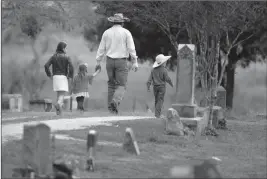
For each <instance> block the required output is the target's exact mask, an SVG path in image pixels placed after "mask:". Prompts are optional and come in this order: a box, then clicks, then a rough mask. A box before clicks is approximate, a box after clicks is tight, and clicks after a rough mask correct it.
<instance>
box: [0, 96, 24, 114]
mask: <svg viewBox="0 0 267 179" xmlns="http://www.w3.org/2000/svg"><path fill="white" fill-rule="evenodd" d="M1 104H2V109H7V110H9V111H11V112H22V110H23V99H22V95H21V94H3V95H2V101H1Z"/></svg>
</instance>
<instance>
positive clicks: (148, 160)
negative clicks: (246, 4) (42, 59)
mask: <svg viewBox="0 0 267 179" xmlns="http://www.w3.org/2000/svg"><path fill="white" fill-rule="evenodd" d="M126 127H131V128H132V129H133V131H134V132H135V135H136V139H137V141H138V144H139V148H140V151H141V155H140V156H134V155H130V154H127V153H125V152H124V151H123V150H122V148H121V147H120V146H111V145H98V147H97V154H96V171H95V172H94V173H88V172H86V171H84V167H85V161H86V157H85V156H86V142H85V141H84V142H82V141H81V142H80V141H78V140H59V139H57V140H56V157H63V158H64V159H65V160H70V161H75V175H77V176H80V177H89V176H90V177H93V178H107V177H108V178H128V177H129V178H133V177H134V178H145V177H148V178H161V177H164V178H166V177H169V170H170V168H171V167H173V166H175V165H179V164H185V163H187V162H192V161H198V160H201V159H204V158H207V157H211V156H217V157H219V158H220V159H221V160H222V162H221V163H220V164H219V166H218V168H219V171H220V172H221V173H222V176H223V177H225V178H230V177H231V178H265V177H266V176H267V174H266V162H267V161H266V132H267V131H266V124H264V123H262V122H248V123H242V122H236V121H229V124H228V127H229V130H227V131H222V130H221V131H219V133H220V135H219V137H218V138H214V137H208V138H207V137H204V136H202V137H201V138H198V139H195V138H188V137H177V136H168V135H165V134H164V131H163V123H162V121H160V120H137V121H123V122H116V123H113V126H96V127H92V128H91V129H96V130H97V131H98V132H99V137H98V141H102V142H103V141H108V142H113V143H122V142H123V138H124V131H125V128H126ZM87 132H88V129H86V130H76V131H59V132H57V133H59V134H67V135H69V136H70V137H73V138H77V139H84V140H85V139H86V134H87ZM100 144H101V143H100ZM11 149H12V150H11ZM2 151H3V153H4V154H5V155H2V176H3V177H10V172H11V171H10V168H12V167H15V166H19V165H21V163H20V162H21V161H20V156H21V155H22V154H21V141H15V142H9V143H8V144H6V145H5V146H4V147H3V148H2Z"/></svg>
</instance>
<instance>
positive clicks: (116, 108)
mask: <svg viewBox="0 0 267 179" xmlns="http://www.w3.org/2000/svg"><path fill="white" fill-rule="evenodd" d="M110 108H111V111H112V112H113V113H114V114H118V105H117V103H116V102H115V101H114V100H112V102H111V103H110Z"/></svg>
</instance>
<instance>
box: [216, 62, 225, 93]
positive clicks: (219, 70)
mask: <svg viewBox="0 0 267 179" xmlns="http://www.w3.org/2000/svg"><path fill="white" fill-rule="evenodd" d="M221 70H222V65H221V62H219V63H218V81H219V79H220V74H221ZM224 74H225V73H224ZM224 74H223V75H224ZM219 86H222V87H224V88H226V79H225V75H224V76H223V78H222V82H221V84H219Z"/></svg>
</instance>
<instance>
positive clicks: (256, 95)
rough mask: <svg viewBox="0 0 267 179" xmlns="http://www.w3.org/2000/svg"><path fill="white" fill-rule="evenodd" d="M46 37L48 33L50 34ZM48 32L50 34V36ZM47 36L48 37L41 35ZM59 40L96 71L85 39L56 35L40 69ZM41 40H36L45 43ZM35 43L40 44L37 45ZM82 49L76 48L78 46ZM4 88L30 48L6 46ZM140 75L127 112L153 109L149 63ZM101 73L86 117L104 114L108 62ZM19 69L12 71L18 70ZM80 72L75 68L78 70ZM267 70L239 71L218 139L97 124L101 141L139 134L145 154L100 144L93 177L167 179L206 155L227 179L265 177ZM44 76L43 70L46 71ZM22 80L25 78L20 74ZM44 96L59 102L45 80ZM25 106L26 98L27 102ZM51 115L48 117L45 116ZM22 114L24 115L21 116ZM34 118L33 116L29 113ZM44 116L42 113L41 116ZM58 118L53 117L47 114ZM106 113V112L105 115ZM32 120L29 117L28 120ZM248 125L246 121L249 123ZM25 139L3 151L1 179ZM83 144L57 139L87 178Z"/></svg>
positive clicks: (169, 95)
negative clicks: (183, 165)
mask: <svg viewBox="0 0 267 179" xmlns="http://www.w3.org/2000/svg"><path fill="white" fill-rule="evenodd" d="M46 33H47V32H46ZM47 34H49V33H47ZM43 35H45V33H44V34H43ZM59 40H64V41H66V42H67V43H68V49H67V50H68V54H69V55H70V56H71V58H72V59H73V61H75V63H76V62H79V61H84V62H87V63H88V64H89V71H91V72H92V71H93V69H94V65H95V52H90V51H89V50H88V48H87V47H86V43H85V41H84V40H83V39H82V38H81V37H77V36H70V35H68V34H63V33H62V34H61V35H59V34H58V33H54V32H53V37H51V40H50V46H49V50H48V52H47V53H46V54H45V55H44V56H43V57H42V58H41V66H42V65H43V64H44V63H45V62H46V61H47V59H48V57H49V56H50V55H51V54H52V53H53V52H54V49H55V47H56V44H57V42H58V41H59ZM41 41H42V39H41V36H40V39H39V40H38V43H41ZM38 43H37V44H38ZM78 46H79V48H78V49H77V47H78ZM2 48H3V53H2V62H3V63H2V69H3V72H2V73H3V74H4V75H2V76H3V79H2V87H3V86H8V85H9V84H10V81H9V80H10V79H11V80H12V73H13V71H12V70H10V69H9V68H7V67H8V66H7V65H8V62H9V61H10V59H14V61H15V62H16V63H15V65H17V66H19V65H23V64H24V62H25V61H27V60H29V59H30V58H32V52H31V49H30V48H29V46H27V45H24V46H23V47H22V46H21V45H20V46H19V45H13V44H9V45H5V46H3V47H2ZM140 66H141V67H140V69H139V71H138V72H137V73H134V72H130V73H129V78H128V89H127V93H126V95H125V98H124V100H123V102H122V103H121V111H123V113H124V114H129V112H130V111H132V106H133V102H134V99H135V98H136V103H137V104H136V111H138V112H140V113H142V111H145V104H146V103H148V104H149V105H150V107H151V108H152V109H153V108H154V107H153V103H154V99H153V93H148V92H146V86H145V83H146V80H147V78H148V74H149V71H150V66H149V65H148V64H143V65H140ZM102 67H103V71H102V73H100V74H99V75H98V76H97V77H96V78H95V81H94V83H93V85H92V86H90V89H89V92H90V96H91V97H90V102H89V109H90V111H89V112H88V113H87V114H85V115H87V116H93V115H94V114H97V115H98V114H99V113H101V114H103V113H104V112H103V111H106V96H107V75H106V70H105V64H103V65H102ZM19 69H20V68H13V70H19ZM76 69H77V68H76ZM266 72H267V67H266V65H263V64H251V65H250V67H249V68H247V69H242V68H240V67H237V74H236V78H235V79H236V80H235V95H234V108H233V110H232V111H231V112H229V114H228V116H227V118H228V119H235V121H231V120H228V127H229V128H230V130H229V131H219V134H220V135H219V137H218V138H208V140H206V138H205V137H204V138H200V139H199V140H196V139H193V138H181V137H174V136H166V135H164V134H163V127H162V123H161V122H160V121H152V120H150V121H129V122H119V123H117V124H116V125H119V127H114V126H113V127H111V126H109V127H107V126H98V127H97V130H98V131H99V132H100V136H99V140H103V141H110V142H122V141H123V135H124V130H125V127H127V126H130V127H132V128H133V129H134V132H135V134H136V137H137V140H138V143H139V146H140V149H141V153H142V154H141V155H140V156H138V157H135V156H130V155H127V154H125V153H123V152H122V151H121V149H120V148H118V147H112V146H99V147H98V157H97V161H98V162H97V168H98V169H97V171H96V172H95V173H92V174H90V177H100V178H102V177H114V178H117V177H143V178H144V177H167V176H168V172H169V169H170V167H172V166H174V165H176V164H179V163H184V162H186V161H189V160H190V159H199V158H204V157H206V156H218V157H219V158H221V159H222V163H221V164H220V166H219V169H220V170H221V172H222V174H223V176H224V177H225V178H227V177H235V178H239V177H240V178H241V177H249V178H254V177H258V178H263V177H266V123H265V122H266V117H264V118H263V119H261V120H259V118H258V117H257V115H259V114H261V115H262V114H263V115H266V82H267V80H266ZM42 73H44V70H43V71H42ZM175 74H176V73H175V72H170V73H169V75H170V76H171V78H172V80H173V81H175ZM22 78H23V76H22ZM174 91H175V89H172V88H170V87H169V86H168V87H167V92H166V96H165V103H164V110H165V111H166V109H168V108H169V107H170V105H171V104H172V103H173V102H174V98H173V97H174V95H173V94H174ZM41 96H42V97H44V98H45V97H49V98H52V99H55V93H53V92H52V82H51V81H49V80H48V81H47V83H46V86H45V88H44V89H43V90H42V91H41ZM24 101H25V103H27V99H24ZM46 114H47V113H46ZM2 115H6V117H13V116H15V115H14V114H7V113H4V114H2ZM18 115H19V116H20V115H22V114H21V113H20V114H18ZM28 115H35V114H33V113H30V114H25V116H28ZM39 115H40V114H39ZM50 115H51V116H53V115H54V114H51V113H50V114H49V115H48V116H50ZM73 115H77V114H69V113H68V114H66V117H73ZM103 115H105V114H103ZM27 120H29V119H26V121H27ZM30 120H31V119H30ZM245 121H246V122H245ZM86 132H87V130H80V131H69V132H66V131H61V133H68V134H69V135H71V136H72V137H77V138H82V139H85V135H86ZM20 144H21V141H15V142H10V143H8V144H7V145H6V146H4V147H3V148H2V152H3V153H2V173H3V177H9V176H10V171H11V168H12V167H14V166H18V165H20V156H21V145H20ZM85 150H86V148H85V143H79V142H78V141H63V140H57V154H58V155H59V156H60V155H63V154H66V155H68V156H69V157H73V158H74V159H77V160H78V161H79V164H78V165H77V166H78V169H79V171H80V175H81V176H84V177H86V176H87V177H88V175H89V174H88V173H86V172H82V169H83V168H84V162H85V157H84V156H85Z"/></svg>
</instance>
